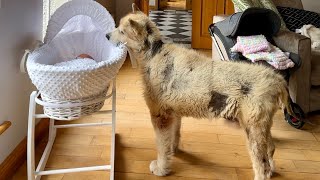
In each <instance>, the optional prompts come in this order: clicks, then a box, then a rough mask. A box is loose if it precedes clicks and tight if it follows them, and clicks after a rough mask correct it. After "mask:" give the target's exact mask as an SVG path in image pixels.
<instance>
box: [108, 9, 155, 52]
mask: <svg viewBox="0 0 320 180" xmlns="http://www.w3.org/2000/svg"><path fill="white" fill-rule="evenodd" d="M132 10H133V11H132V12H131V13H129V14H128V15H126V16H125V17H123V18H122V19H121V20H120V23H119V26H118V28H116V29H115V30H114V31H113V32H111V33H109V34H107V38H108V39H109V40H110V41H111V42H113V43H114V44H119V43H122V44H125V45H126V47H127V48H129V49H130V50H133V51H135V52H141V51H147V50H148V49H150V46H151V45H152V43H153V42H155V41H157V40H160V39H161V35H160V31H159V30H158V29H157V27H156V24H155V23H154V22H152V21H151V20H150V19H149V17H148V16H146V15H145V14H144V13H143V12H141V11H140V10H139V9H138V8H137V7H136V6H135V5H134V4H133V7H132Z"/></svg>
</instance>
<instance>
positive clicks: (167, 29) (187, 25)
mask: <svg viewBox="0 0 320 180" xmlns="http://www.w3.org/2000/svg"><path fill="white" fill-rule="evenodd" d="M150 19H151V20H152V21H154V22H155V23H156V24H157V26H158V27H159V29H160V31H161V34H162V35H163V36H164V41H165V42H174V43H180V44H184V45H186V46H187V47H191V29H192V11H178V10H164V11H151V12H150Z"/></svg>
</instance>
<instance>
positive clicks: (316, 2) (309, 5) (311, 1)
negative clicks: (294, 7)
mask: <svg viewBox="0 0 320 180" xmlns="http://www.w3.org/2000/svg"><path fill="white" fill-rule="evenodd" d="M302 4H303V7H304V9H305V10H309V11H314V12H317V13H320V0H302Z"/></svg>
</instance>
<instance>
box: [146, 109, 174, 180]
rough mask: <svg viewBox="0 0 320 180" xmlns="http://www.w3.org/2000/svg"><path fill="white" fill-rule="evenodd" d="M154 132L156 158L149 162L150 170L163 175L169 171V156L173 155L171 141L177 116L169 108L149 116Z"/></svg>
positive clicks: (172, 140)
mask: <svg viewBox="0 0 320 180" xmlns="http://www.w3.org/2000/svg"><path fill="white" fill-rule="evenodd" d="M151 120H152V124H153V127H154V130H155V133H156V142H157V150H158V158H157V160H154V161H152V162H151V164H150V171H151V172H152V173H153V174H155V175H157V176H165V175H168V174H169V173H170V164H171V158H172V155H173V151H172V148H173V144H174V143H173V142H175V140H176V132H177V127H179V126H178V124H179V118H177V116H176V115H175V113H174V112H173V111H171V110H168V111H165V113H162V114H161V115H158V116H151Z"/></svg>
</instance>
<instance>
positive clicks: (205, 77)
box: [107, 11, 292, 180]
mask: <svg viewBox="0 0 320 180" xmlns="http://www.w3.org/2000/svg"><path fill="white" fill-rule="evenodd" d="M107 36H109V38H110V40H111V41H112V42H114V43H120V42H121V43H125V44H126V46H127V48H128V49H129V51H131V52H132V54H133V55H134V56H135V57H137V58H138V59H139V60H140V61H139V64H140V69H141V73H142V76H143V82H144V96H145V100H146V103H147V105H148V107H149V109H150V115H151V121H152V124H153V127H154V131H155V133H156V141H157V150H158V158H157V160H154V161H152V162H151V164H150V170H151V172H152V173H153V174H155V175H158V176H165V175H168V174H169V172H170V159H171V157H172V155H173V154H174V152H175V151H176V150H177V148H178V145H179V139H180V126H181V117H183V116H191V117H195V118H209V119H212V118H217V117H223V118H226V119H229V120H235V121H238V122H239V124H240V126H241V127H242V128H243V129H244V132H245V133H246V137H247V142H248V146H247V147H248V151H249V154H250V156H251V160H252V164H253V170H254V174H255V179H256V180H263V179H267V178H270V176H271V175H272V172H273V171H274V163H273V154H274V151H275V146H274V144H273V141H272V137H271V132H270V129H271V126H272V118H273V116H274V114H275V112H276V111H277V109H278V108H279V105H284V106H285V107H286V108H287V109H288V110H289V111H290V112H292V110H291V108H290V107H289V105H288V104H289V101H288V99H289V98H288V91H287V83H286V81H285V80H284V78H283V77H282V76H281V75H279V74H276V73H275V72H274V71H273V70H272V69H270V68H266V67H263V66H261V65H254V64H247V63H237V62H223V61H213V60H211V59H209V58H207V57H205V56H203V55H201V54H199V53H198V52H196V51H194V50H190V49H186V48H183V47H180V46H178V45H175V44H164V43H163V42H162V41H161V35H160V32H159V30H158V28H157V27H156V25H155V23H153V22H152V21H151V20H150V19H149V18H148V17H147V16H146V15H145V14H143V13H142V12H139V11H135V12H132V13H130V14H128V15H127V16H125V17H123V18H122V19H121V21H120V25H119V27H118V28H117V29H115V30H114V31H113V32H112V33H110V34H108V35H107Z"/></svg>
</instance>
